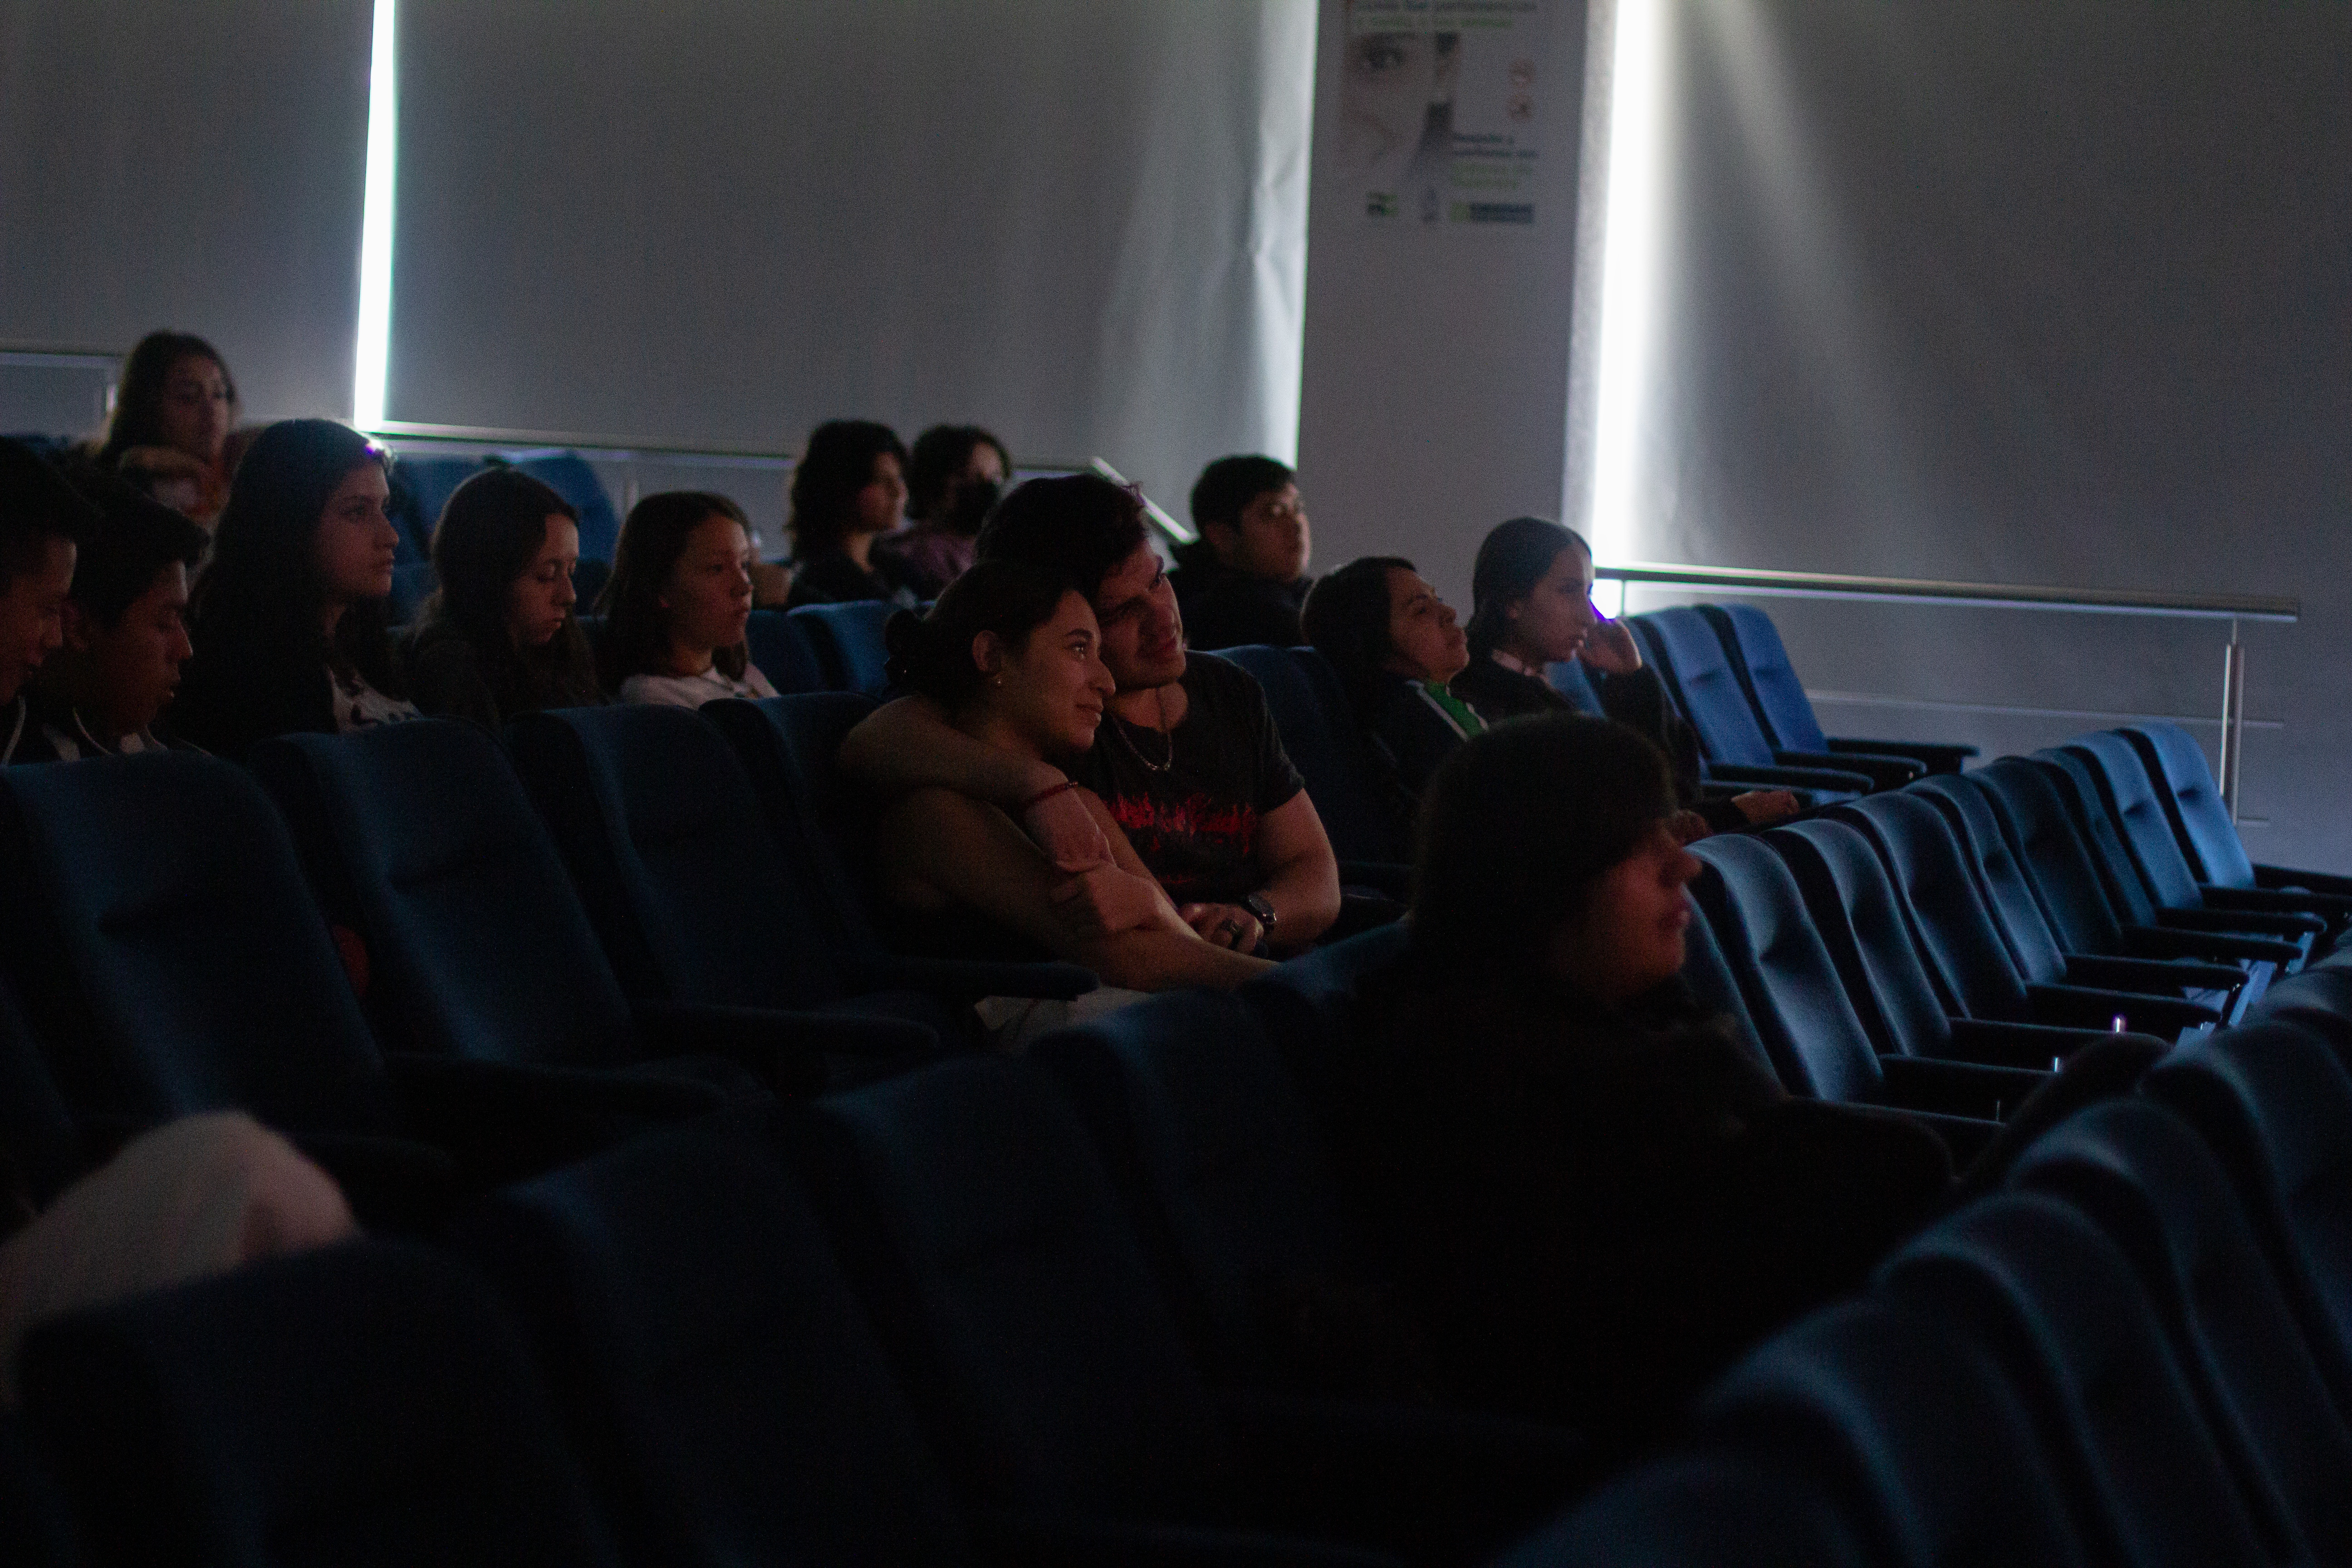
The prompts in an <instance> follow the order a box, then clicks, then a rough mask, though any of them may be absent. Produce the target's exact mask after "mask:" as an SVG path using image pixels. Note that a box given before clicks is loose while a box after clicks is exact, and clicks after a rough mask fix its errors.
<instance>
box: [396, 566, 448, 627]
mask: <svg viewBox="0 0 2352 1568" xmlns="http://www.w3.org/2000/svg"><path fill="white" fill-rule="evenodd" d="M438 586H440V579H439V578H438V577H436V575H435V574H434V571H433V563H431V562H430V561H409V562H404V563H400V564H398V565H396V566H394V568H393V569H392V596H391V598H390V599H388V600H387V601H386V602H385V604H384V612H383V613H384V617H385V619H387V620H389V621H390V622H391V623H392V624H393V625H394V626H406V625H408V624H409V623H410V622H411V621H414V620H415V619H416V612H417V611H419V610H421V609H423V608H424V607H425V600H427V599H429V598H431V597H432V596H433V590H434V589H435V588H436V587H438Z"/></svg>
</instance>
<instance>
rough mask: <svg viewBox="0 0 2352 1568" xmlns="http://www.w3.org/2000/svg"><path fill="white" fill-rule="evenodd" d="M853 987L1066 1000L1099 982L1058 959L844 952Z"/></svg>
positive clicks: (964, 997) (967, 998) (973, 998)
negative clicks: (1039, 960) (1026, 960)
mask: <svg viewBox="0 0 2352 1568" xmlns="http://www.w3.org/2000/svg"><path fill="white" fill-rule="evenodd" d="M835 963H838V964H839V965H840V966H841V973H842V975H843V977H844V978H845V979H846V980H847V981H848V982H849V983H850V987H851V989H852V990H856V991H928V992H929V993H930V994H932V995H934V996H944V997H947V998H949V999H950V1000H952V1001H957V1002H977V1001H979V1000H980V999H981V998H982V997H983V996H1029V997H1045V998H1048V999H1051V1000H1054V1001H1059V1002H1066V1001H1068V1000H1070V999H1071V998H1072V997H1074V996H1083V995H1085V994H1087V992H1089V991H1092V990H1094V989H1095V988H1096V987H1097V986H1099V985H1100V984H1102V982H1101V981H1100V980H1098V979H1097V978H1096V977H1095V973H1094V971H1093V970H1091V969H1087V968H1083V967H1081V966H1080V965H1078V964H1075V963H1061V962H1060V961H1058V960H1053V961H1048V962H1045V963H995V962H992V961H989V960H982V959H971V958H919V957H915V956H913V955H911V954H907V953H897V952H847V953H842V954H839V955H837V956H836V957H835Z"/></svg>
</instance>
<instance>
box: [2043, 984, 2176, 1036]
mask: <svg viewBox="0 0 2352 1568" xmlns="http://www.w3.org/2000/svg"><path fill="white" fill-rule="evenodd" d="M2025 998H2026V1001H2027V1002H2028V1003H2030V1004H2031V1005H2032V1008H2033V1011H2034V1013H2035V1015H2036V1016H2038V1017H2042V1018H2047V1019H2054V1020H2057V1021H2059V1022H2062V1023H2067V1024H2073V1025H2074V1026H2077V1027H2081V1028H2086V1029H2095V1028H2097V1027H2098V1026H2100V1025H2101V1024H2104V1023H2110V1022H2112V1020H2114V1019H2115V1018H2116V1017H2117V1016H2120V1017H2122V1019H2123V1021H2124V1028H2125V1029H2126V1030H2128V1031H2132V1032H2136V1033H2140V1034H2149V1035H2178V1034H2179V1033H2180V1031H2182V1030H2183V1029H2194V1028H2198V1027H2200V1026H2203V1025H2207V1024H2218V1023H2220V1022H2221V1010H2220V1009H2219V1008H2215V1007H2208V1006H2206V1005H2204V1004H2203V1003H2201V1002H2185V1001H2181V1000H2179V998H2177V997H2172V996H2146V995H2142V994H2140V993H2138V992H2136V991H2101V990H2096V989H2094V988H2093V987H2091V986H2088V985H2029V986H2027V987H2026V988H2025Z"/></svg>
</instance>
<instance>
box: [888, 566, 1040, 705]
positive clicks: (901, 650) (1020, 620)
mask: <svg viewBox="0 0 2352 1568" xmlns="http://www.w3.org/2000/svg"><path fill="white" fill-rule="evenodd" d="M1077 591H1078V590H1077V588H1076V585H1075V584H1072V583H1071V581H1070V580H1069V578H1068V577H1067V576H1066V575H1064V574H1061V573H1059V572H1056V571H1054V570H1052V569H1050V568H1047V567H1044V566H1029V565H1022V564H1017V563H1013V562H1010V561H982V562H977V563H974V564H973V565H972V567H971V570H970V571H968V572H966V573H964V574H963V575H961V576H960V577H958V578H957V579H956V580H955V581H954V582H952V583H950V584H948V585H947V586H946V587H945V588H944V589H942V590H940V597H939V602H938V603H936V604H934V605H932V606H931V608H930V611H929V614H927V615H924V616H917V615H915V613H914V612H913V611H911V610H900V611H899V612H898V614H897V615H895V616H891V617H890V622H889V625H888V626H885V627H884V628H883V633H882V635H883V638H884V641H885V642H886V643H887V645H888V647H889V649H890V665H889V673H890V680H891V683H892V684H893V685H895V686H904V687H906V688H907V689H908V690H910V691H916V692H919V693H921V694H922V695H923V696H925V697H928V698H929V699H931V700H933V701H935V702H937V703H939V704H940V706H941V707H944V708H948V709H953V708H955V707H957V706H958V705H959V704H961V702H962V701H963V700H965V699H966V698H968V697H970V696H971V694H972V693H973V692H975V691H977V690H979V689H980V683H981V680H982V675H981V671H980V666H979V665H978V664H976V663H974V662H973V660H972V657H971V644H972V639H973V638H974V637H978V636H980V634H981V633H982V632H994V633H995V634H996V635H997V637H999V638H1000V639H1002V640H1003V642H1004V643H1005V644H1006V646H1008V647H1012V648H1014V649H1016V650H1017V649H1019V648H1021V647H1024V646H1026V645H1027V643H1028V640H1029V634H1030V633H1032V632H1034V631H1035V630H1036V629H1037V628H1038V627H1039V626H1044V625H1045V623H1046V622H1047V621H1050V620H1052V619H1053V618H1054V612H1055V610H1057V609H1059V608H1061V605H1062V599H1063V596H1064V595H1068V594H1074V593H1076V592H1077Z"/></svg>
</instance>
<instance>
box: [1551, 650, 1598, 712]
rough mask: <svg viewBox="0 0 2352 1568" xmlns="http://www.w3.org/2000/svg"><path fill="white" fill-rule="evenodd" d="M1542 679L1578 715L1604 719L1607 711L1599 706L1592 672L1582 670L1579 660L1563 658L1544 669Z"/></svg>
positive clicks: (1581, 662) (1581, 663) (1580, 660)
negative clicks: (1566, 701)
mask: <svg viewBox="0 0 2352 1568" xmlns="http://www.w3.org/2000/svg"><path fill="white" fill-rule="evenodd" d="M1544 679H1546V680H1548V681H1549V682H1550V683H1551V689H1553V690H1554V691H1557V692H1559V694H1560V695H1561V696H1562V697H1565V698H1567V699H1568V705H1569V706H1570V707H1571V708H1573V709H1575V710H1577V711H1578V712H1579V713H1590V714H1591V715H1592V717H1594V718H1595V719H1606V718H1607V717H1609V710H1607V709H1606V708H1604V707H1602V706H1601V691H1600V689H1599V688H1597V687H1595V686H1594V685H1593V684H1592V672H1591V670H1589V669H1587V668H1584V661H1583V660H1582V659H1580V658H1565V659H1561V660H1560V661H1559V663H1557V664H1549V665H1546V666H1545V667H1544Z"/></svg>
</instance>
